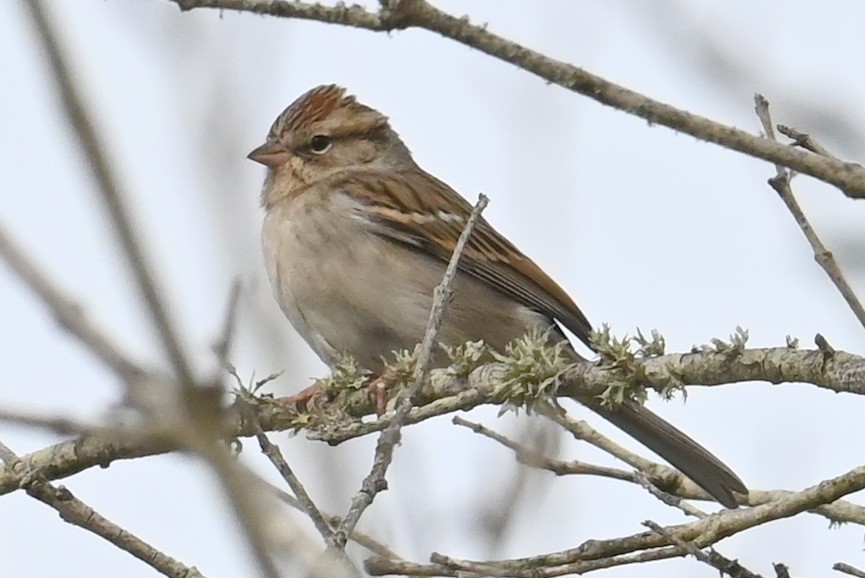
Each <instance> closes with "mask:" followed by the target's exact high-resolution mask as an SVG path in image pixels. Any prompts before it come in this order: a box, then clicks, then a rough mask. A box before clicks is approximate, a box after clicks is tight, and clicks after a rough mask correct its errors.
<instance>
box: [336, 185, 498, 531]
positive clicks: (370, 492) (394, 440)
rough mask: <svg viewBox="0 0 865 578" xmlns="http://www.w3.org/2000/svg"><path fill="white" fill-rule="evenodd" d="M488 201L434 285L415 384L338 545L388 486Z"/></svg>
mask: <svg viewBox="0 0 865 578" xmlns="http://www.w3.org/2000/svg"><path fill="white" fill-rule="evenodd" d="M487 204H489V199H488V198H487V196H486V195H479V196H478V202H477V204H476V205H475V207H474V210H473V211H472V214H471V216H469V218H468V220H467V221H466V224H465V227H464V228H463V231H462V234H461V235H460V238H459V240H458V241H457V244H456V247H454V252H453V254H452V255H451V258H450V262H449V263H448V266H447V269H446V270H445V274H444V277H443V278H442V282H441V283H440V284H439V285H438V286H437V287H436V288H435V292H434V294H433V295H434V296H433V304H432V310H431V311H430V315H429V319H428V320H427V325H426V331H425V333H424V337H423V341H422V342H421V347H420V353H419V354H418V360H417V365H416V366H415V371H414V375H413V383H412V385H411V388H410V389H409V392H408V395H407V396H406V397H405V398H404V399H403V400H401V401H400V402H399V404H398V405H397V408H396V411H395V412H394V416H393V419H392V420H391V422H390V424H389V425H388V426H387V427H386V428H385V429H384V431H382V433H381V435H380V436H379V438H378V442H377V443H376V448H375V456H374V458H373V466H372V469H371V471H370V473H369V475H367V477H366V478H365V479H364V480H363V483H362V484H361V489H360V491H359V492H358V493H357V494H355V496H354V497H353V498H352V500H351V506H350V507H349V510H348V513H347V514H346V516H345V518H344V519H343V520H342V524H340V525H339V528H338V529H337V532H336V536H335V542H336V545H337V547H339V548H343V547H345V542H346V540H347V539H348V536H349V535H350V534H351V532H352V530H354V528H355V526H357V523H358V521H359V520H360V517H361V515H362V514H363V512H364V511H365V510H366V508H367V507H369V505H370V504H372V501H373V500H374V499H375V496H376V495H377V494H378V493H379V492H381V491H382V490H384V489H386V488H387V480H386V479H385V476H386V474H387V470H388V467H390V464H391V461H392V460H393V451H394V448H395V447H396V446H397V444H399V442H400V439H401V438H402V436H401V432H400V430H401V428H402V426H403V424H404V423H405V420H406V419H407V418H408V415H409V413H410V412H411V409H412V407H413V405H414V401H415V400H416V399H417V396H418V394H419V393H420V391H421V388H422V387H423V385H424V382H425V381H426V377H427V373H428V371H429V363H430V360H431V355H432V348H433V346H434V344H435V339H436V336H437V335H438V330H439V327H440V326H441V321H442V316H443V314H444V311H445V307H446V306H447V302H448V300H449V299H450V296H451V284H452V283H453V280H454V278H455V277H456V273H457V266H458V265H459V260H460V257H461V256H462V253H463V251H464V250H465V246H466V243H468V240H469V237H470V236H471V234H472V231H473V230H474V226H475V223H477V220H478V219H479V218H480V215H481V212H483V210H484V209H485V208H486V206H487Z"/></svg>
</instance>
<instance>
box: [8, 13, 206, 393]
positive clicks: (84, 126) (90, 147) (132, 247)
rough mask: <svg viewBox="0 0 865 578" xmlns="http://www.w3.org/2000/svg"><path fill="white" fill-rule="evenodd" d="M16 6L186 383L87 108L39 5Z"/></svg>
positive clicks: (183, 361)
mask: <svg viewBox="0 0 865 578" xmlns="http://www.w3.org/2000/svg"><path fill="white" fill-rule="evenodd" d="M21 3H22V4H23V5H24V6H25V8H26V9H27V10H28V11H29V13H30V16H31V20H32V22H33V27H34V28H35V30H36V32H37V34H38V36H39V39H40V40H41V43H42V47H43V49H44V50H45V52H46V54H47V56H48V61H49V63H50V64H51V70H52V72H53V76H54V79H55V80H56V82H57V88H58V90H59V92H60V99H61V102H62V103H63V110H64V111H65V113H66V116H67V117H68V119H69V122H70V124H71V125H72V128H73V129H74V131H75V135H76V136H77V137H78V142H79V144H80V145H81V148H82V149H83V152H84V155H85V156H86V158H87V162H86V163H85V164H86V165H87V167H89V168H90V170H91V171H92V173H93V176H94V178H95V179H96V182H97V184H98V189H99V193H100V196H101V198H102V201H103V203H104V204H105V207H106V209H107V210H108V214H109V215H110V217H111V222H112V223H113V225H114V229H115V231H116V233H117V235H118V237H119V238H120V244H121V246H122V247H123V251H124V252H125V253H126V257H127V259H128V261H129V265H130V267H131V269H132V272H133V275H134V276H135V280H136V281H137V283H138V288H139V291H140V293H141V296H142V298H143V299H144V302H145V303H146V304H147V307H148V309H149V311H150V316H151V318H152V320H153V322H154V325H155V326H156V329H157V333H158V334H159V337H160V339H161V341H162V346H163V349H165V353H166V354H167V356H168V359H169V360H170V361H171V364H172V367H173V368H174V371H175V372H176V375H177V378H178V379H179V380H180V382H181V383H192V382H193V380H192V371H191V369H190V364H189V361H188V360H187V357H186V354H185V352H184V350H183V348H182V347H181V344H180V340H179V338H178V337H177V335H178V333H177V330H176V328H175V327H174V323H173V321H172V317H171V315H170V314H169V312H168V308H167V305H166V304H165V303H164V302H163V297H162V292H161V291H160V290H159V288H158V287H157V283H156V280H155V279H154V277H153V274H152V272H153V269H152V267H150V265H149V263H148V260H147V258H146V256H145V253H144V248H143V247H142V245H141V241H140V239H141V236H140V235H139V234H138V233H137V232H136V230H135V227H134V225H133V224H132V220H131V218H130V216H129V210H128V209H127V207H126V204H125V201H124V196H125V195H124V194H123V192H122V190H121V187H120V184H119V183H118V181H117V178H116V176H115V175H114V171H113V170H112V163H111V161H110V160H109V159H108V155H107V153H106V151H105V147H104V145H103V143H102V141H101V139H100V137H99V135H98V134H97V131H96V128H95V126H94V124H93V121H92V119H91V118H90V114H89V111H88V109H87V106H86V105H85V104H84V101H83V99H82V98H81V95H80V94H79V91H78V87H77V86H76V82H75V80H74V78H73V77H72V74H71V73H70V71H69V66H68V64H67V62H66V57H65V53H64V50H63V49H61V48H60V46H59V44H58V41H57V35H56V34H55V32H54V29H53V28H52V25H51V23H50V22H49V18H48V16H47V15H46V13H45V10H44V7H43V3H42V0H22V2H21Z"/></svg>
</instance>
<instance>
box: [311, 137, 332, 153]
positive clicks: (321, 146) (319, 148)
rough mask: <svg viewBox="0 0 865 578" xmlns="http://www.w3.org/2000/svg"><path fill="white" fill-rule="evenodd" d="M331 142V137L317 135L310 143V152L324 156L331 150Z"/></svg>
mask: <svg viewBox="0 0 865 578" xmlns="http://www.w3.org/2000/svg"><path fill="white" fill-rule="evenodd" d="M330 145H331V140H330V137H329V136H325V135H323V134H317V135H315V136H314V137H312V138H311V139H310V141H309V150H311V151H312V152H314V153H315V154H317V155H320V154H323V153H325V152H327V149H329V148H330Z"/></svg>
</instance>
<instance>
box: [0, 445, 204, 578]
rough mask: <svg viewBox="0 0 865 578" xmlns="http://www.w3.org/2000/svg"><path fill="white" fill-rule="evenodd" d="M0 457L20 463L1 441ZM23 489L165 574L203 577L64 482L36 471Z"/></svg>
mask: <svg viewBox="0 0 865 578" xmlns="http://www.w3.org/2000/svg"><path fill="white" fill-rule="evenodd" d="M0 459H2V460H3V463H4V464H5V465H6V467H8V468H12V469H14V468H15V467H16V465H17V464H18V463H19V460H18V456H17V455H16V454H15V453H14V452H13V451H12V450H11V449H9V448H8V447H7V446H6V445H5V444H3V443H2V442H0ZM24 490H25V491H26V492H27V494H28V495H30V496H31V497H33V498H35V499H37V500H39V501H40V502H42V503H43V504H45V505H47V506H49V507H51V508H54V509H55V510H57V513H58V514H60V517H61V518H62V519H63V520H64V521H66V522H68V523H70V524H72V525H74V526H78V527H79V528H83V529H84V530H87V531H88V532H92V533H94V534H96V535H97V536H99V537H101V538H104V539H105V540H107V541H109V542H110V543H112V544H114V545H115V546H117V547H118V548H120V549H121V550H124V551H125V552H128V553H130V554H132V555H133V556H135V557H136V558H138V559H139V560H141V561H142V562H144V563H145V564H147V565H148V566H151V567H152V568H153V569H155V570H156V571H157V572H159V573H161V574H164V575H165V576H169V577H171V578H204V575H203V574H201V572H199V571H198V569H197V568H195V567H194V566H186V565H185V564H182V563H181V562H179V561H177V560H175V559H174V558H172V557H171V556H168V555H166V554H163V553H162V552H160V551H159V550H157V549H156V548H154V547H153V546H151V545H150V544H148V543H147V542H145V541H144V540H142V539H140V538H139V537H137V536H135V535H134V534H132V533H131V532H129V531H127V530H124V529H123V528H121V527H120V526H118V525H116V524H114V523H113V522H111V521H110V520H108V519H106V518H104V517H103V516H102V515H100V514H99V513H98V512H96V511H95V510H94V509H93V508H91V507H90V506H88V505H87V504H85V503H84V502H82V501H81V500H79V499H78V498H76V497H75V496H73V495H72V492H70V491H69V490H68V489H66V488H64V487H63V486H60V487H55V486H53V485H51V484H50V483H48V482H47V481H45V479H44V478H42V477H41V476H39V475H38V474H37V475H35V476H34V477H31V478H30V479H29V480H28V481H27V484H26V486H24Z"/></svg>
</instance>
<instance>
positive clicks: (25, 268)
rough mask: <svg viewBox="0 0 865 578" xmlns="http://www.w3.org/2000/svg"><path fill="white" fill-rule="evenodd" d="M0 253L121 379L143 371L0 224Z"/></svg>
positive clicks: (68, 328)
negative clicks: (28, 255)
mask: <svg viewBox="0 0 865 578" xmlns="http://www.w3.org/2000/svg"><path fill="white" fill-rule="evenodd" d="M0 257H2V258H3V259H4V260H5V261H6V263H7V264H8V265H9V267H10V268H11V269H12V271H14V272H15V274H16V275H18V277H19V278H20V279H21V280H22V281H24V283H25V284H26V285H27V287H29V288H30V290H31V291H33V293H35V294H36V296H37V297H39V299H40V300H41V301H42V303H43V304H45V306H46V307H48V309H49V310H50V311H51V313H52V314H53V315H54V319H56V320H57V322H58V323H59V324H60V326H61V327H63V329H65V330H66V331H68V332H69V333H71V334H72V335H73V336H75V337H76V338H77V339H78V340H79V341H81V342H82V343H83V344H84V345H85V346H86V347H87V348H88V349H89V350H90V352H91V353H93V354H94V355H95V356H96V357H98V358H99V359H100V360H101V361H102V362H103V363H104V364H105V365H107V366H108V367H110V368H111V369H112V370H114V372H115V373H116V374H117V375H118V376H119V377H120V379H121V380H122V381H124V382H129V381H133V380H135V379H138V378H140V377H142V376H143V375H144V374H145V370H144V369H143V368H142V367H141V366H139V365H138V364H136V363H135V362H134V361H132V360H131V359H130V358H129V356H127V355H126V354H124V353H123V352H121V351H120V350H119V349H118V348H117V347H116V346H115V345H114V340H112V339H109V338H108V337H107V336H105V335H104V334H103V333H102V332H101V331H100V330H99V329H98V328H97V327H96V326H94V325H93V323H91V322H90V320H89V319H88V318H87V315H86V314H85V313H84V309H83V308H82V307H81V306H79V305H78V304H77V303H75V302H74V301H72V300H71V299H69V298H68V297H67V296H65V295H64V294H63V292H62V291H61V290H60V289H59V288H58V287H57V285H56V284H55V283H54V282H52V281H51V280H50V279H48V277H47V276H45V275H44V274H42V273H41V271H40V269H39V267H37V266H36V265H34V264H33V262H32V261H31V260H30V259H29V258H28V257H27V255H25V254H24V252H23V251H22V250H21V249H20V248H19V247H17V246H16V245H15V243H14V241H12V239H11V237H9V235H8V234H7V233H6V231H5V230H4V228H3V226H2V225H0Z"/></svg>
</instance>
